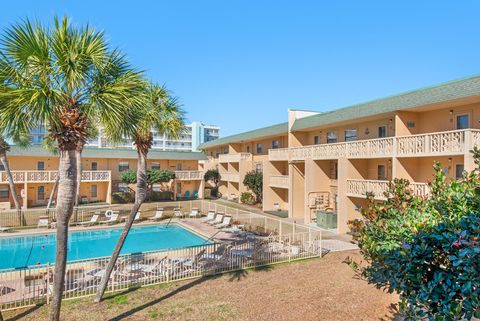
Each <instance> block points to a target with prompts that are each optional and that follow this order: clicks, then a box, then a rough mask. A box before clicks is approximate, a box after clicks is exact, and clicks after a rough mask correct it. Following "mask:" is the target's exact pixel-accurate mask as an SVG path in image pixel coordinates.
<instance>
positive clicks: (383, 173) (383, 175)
mask: <svg viewBox="0 0 480 321" xmlns="http://www.w3.org/2000/svg"><path fill="white" fill-rule="evenodd" d="M377 174H378V180H380V181H384V180H386V179H387V175H386V171H385V165H378V167H377Z"/></svg>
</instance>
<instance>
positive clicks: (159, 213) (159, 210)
mask: <svg viewBox="0 0 480 321" xmlns="http://www.w3.org/2000/svg"><path fill="white" fill-rule="evenodd" d="M162 218H163V208H157V210H156V211H155V215H154V216H152V217H150V218H149V220H150V221H159V220H161V219H162Z"/></svg>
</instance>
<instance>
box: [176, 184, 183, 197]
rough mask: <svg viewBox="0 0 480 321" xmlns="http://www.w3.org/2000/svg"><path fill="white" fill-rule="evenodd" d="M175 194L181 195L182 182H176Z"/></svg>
mask: <svg viewBox="0 0 480 321" xmlns="http://www.w3.org/2000/svg"><path fill="white" fill-rule="evenodd" d="M177 194H179V195H182V183H177Z"/></svg>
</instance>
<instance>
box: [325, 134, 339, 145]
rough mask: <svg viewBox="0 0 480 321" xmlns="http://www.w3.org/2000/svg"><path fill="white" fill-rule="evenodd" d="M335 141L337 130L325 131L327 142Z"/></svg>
mask: <svg viewBox="0 0 480 321" xmlns="http://www.w3.org/2000/svg"><path fill="white" fill-rule="evenodd" d="M336 142H337V132H328V133H327V144H334V143H336Z"/></svg>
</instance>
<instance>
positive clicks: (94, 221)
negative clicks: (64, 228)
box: [78, 214, 100, 226]
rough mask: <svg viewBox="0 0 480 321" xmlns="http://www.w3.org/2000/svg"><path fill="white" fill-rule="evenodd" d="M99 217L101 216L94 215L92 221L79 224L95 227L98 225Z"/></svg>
mask: <svg viewBox="0 0 480 321" xmlns="http://www.w3.org/2000/svg"><path fill="white" fill-rule="evenodd" d="M99 216H100V214H93V215H92V217H91V218H90V221H86V222H80V223H78V224H80V225H83V226H90V225H95V224H97V223H98V218H99Z"/></svg>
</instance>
